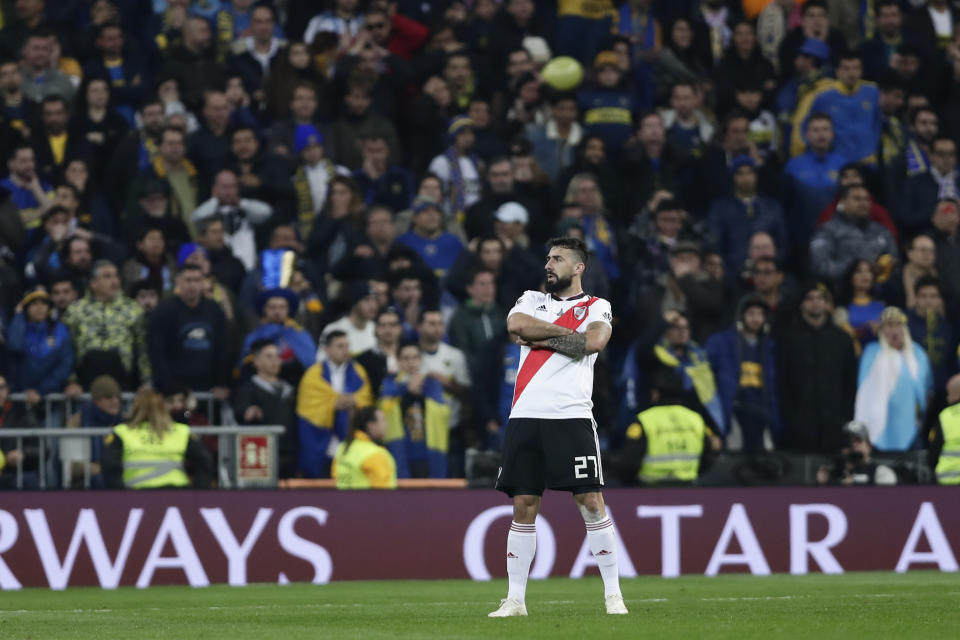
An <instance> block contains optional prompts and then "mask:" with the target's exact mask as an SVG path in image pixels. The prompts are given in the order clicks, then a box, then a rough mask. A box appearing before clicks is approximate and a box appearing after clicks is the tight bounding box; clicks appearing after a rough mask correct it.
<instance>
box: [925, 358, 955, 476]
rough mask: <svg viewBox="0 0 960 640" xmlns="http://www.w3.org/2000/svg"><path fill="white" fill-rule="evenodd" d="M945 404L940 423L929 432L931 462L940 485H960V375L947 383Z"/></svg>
mask: <svg viewBox="0 0 960 640" xmlns="http://www.w3.org/2000/svg"><path fill="white" fill-rule="evenodd" d="M947 402H948V403H949V405H950V406H948V407H947V408H946V409H944V410H943V411H941V412H940V421H939V423H938V424H937V426H936V427H935V428H934V429H933V430H932V431H930V440H931V447H930V449H931V451H930V453H931V458H930V459H931V462H933V463H934V469H935V470H936V473H937V482H938V483H940V484H956V485H960V374H957V375H955V376H953V377H952V378H950V380H949V381H948V382H947Z"/></svg>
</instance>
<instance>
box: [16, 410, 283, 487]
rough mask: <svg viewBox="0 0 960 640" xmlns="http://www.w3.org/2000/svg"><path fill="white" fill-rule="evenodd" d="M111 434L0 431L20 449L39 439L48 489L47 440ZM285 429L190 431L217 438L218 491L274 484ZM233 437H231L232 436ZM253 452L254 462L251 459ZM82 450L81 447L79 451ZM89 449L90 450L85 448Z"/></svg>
mask: <svg viewBox="0 0 960 640" xmlns="http://www.w3.org/2000/svg"><path fill="white" fill-rule="evenodd" d="M112 431H113V429H112V427H77V428H73V429H65V428H56V427H52V428H49V429H42V428H41V429H37V428H31V429H18V428H16V427H4V428H3V429H0V439H13V440H16V443H17V448H18V449H21V450H22V449H23V439H24V438H37V439H38V440H39V460H40V463H39V465H38V468H37V473H38V474H39V488H40V489H46V488H48V487H47V485H48V482H47V475H48V464H47V455H46V453H47V449H48V448H49V445H48V444H47V440H49V439H52V440H54V441H58V442H59V441H63V440H67V439H69V440H71V441H82V442H87V443H88V442H89V441H90V439H91V438H103V437H105V436H107V435H109V434H110V433H111V432H112ZM284 431H285V429H284V428H283V427H282V426H280V425H244V426H236V425H234V426H213V427H191V428H190V432H191V433H194V434H196V435H199V436H217V482H218V485H219V486H220V487H221V488H231V487H245V486H268V487H273V486H276V484H277V436H278V435H280V434H282V433H283V432H284ZM231 436H233V437H231ZM251 446H252V447H253V450H252V453H253V456H255V458H256V459H254V460H250V457H251V455H250V454H251ZM82 448H83V447H81V449H82ZM87 449H89V448H87ZM81 462H85V464H84V476H83V478H84V481H83V486H84V488H90V478H91V473H90V464H89V463H90V459H89V455H88V456H87V458H86V460H85V461H81ZM16 487H17V488H18V489H22V488H23V460H22V459H20V460H18V461H17V467H16Z"/></svg>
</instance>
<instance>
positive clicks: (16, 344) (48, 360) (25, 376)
mask: <svg viewBox="0 0 960 640" xmlns="http://www.w3.org/2000/svg"><path fill="white" fill-rule="evenodd" d="M7 342H8V343H9V347H10V351H11V352H13V353H14V354H17V355H18V356H19V366H18V367H17V375H16V376H15V382H14V389H15V390H16V391H24V390H26V389H34V390H35V391H37V392H38V393H40V394H41V395H42V394H46V393H53V392H57V391H62V390H63V388H64V387H65V386H66V384H67V378H68V377H69V376H70V371H71V370H72V369H73V343H72V342H71V341H70V332H69V331H68V330H67V327H66V325H64V324H63V323H62V322H57V323H55V324H53V326H52V327H51V326H50V325H49V324H48V323H46V322H27V319H26V316H25V315H24V314H23V313H22V312H21V313H18V314H17V315H16V316H14V318H13V321H12V322H11V323H10V329H9V331H8V335H7Z"/></svg>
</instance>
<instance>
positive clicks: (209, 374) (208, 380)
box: [147, 296, 231, 392]
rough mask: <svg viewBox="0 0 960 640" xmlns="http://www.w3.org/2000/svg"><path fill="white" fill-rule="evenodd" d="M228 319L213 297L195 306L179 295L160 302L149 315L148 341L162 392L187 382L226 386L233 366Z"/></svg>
mask: <svg viewBox="0 0 960 640" xmlns="http://www.w3.org/2000/svg"><path fill="white" fill-rule="evenodd" d="M226 325H227V320H226V317H225V316H224V315H223V311H222V310H221V309H220V305H218V304H217V303H216V302H214V301H213V300H209V299H207V298H201V300H200V303H199V304H198V305H197V306H196V307H193V308H190V307H188V306H187V305H186V304H184V302H183V300H181V299H180V297H179V296H177V297H173V298H170V299H167V300H164V301H163V302H161V303H160V304H159V305H158V306H157V308H156V309H155V310H154V312H153V313H152V314H151V315H150V326H149V333H148V341H147V342H148V344H149V347H148V348H149V352H150V362H151V363H152V365H153V386H154V387H155V388H156V389H158V390H160V391H161V392H165V391H169V390H172V389H175V388H177V387H179V386H185V387H187V388H188V389H190V390H192V391H206V390H208V389H210V388H212V387H216V386H226V385H227V383H228V381H229V373H230V370H231V366H230V361H229V358H228V354H227V345H226V336H227V326H226Z"/></svg>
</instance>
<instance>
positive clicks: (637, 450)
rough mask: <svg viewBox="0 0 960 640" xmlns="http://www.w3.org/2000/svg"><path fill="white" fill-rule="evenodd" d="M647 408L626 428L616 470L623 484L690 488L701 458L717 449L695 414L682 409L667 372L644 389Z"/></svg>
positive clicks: (678, 384)
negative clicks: (621, 474)
mask: <svg viewBox="0 0 960 640" xmlns="http://www.w3.org/2000/svg"><path fill="white" fill-rule="evenodd" d="M650 399H651V401H652V405H653V406H651V407H650V408H649V409H646V410H645V411H641V412H640V413H639V414H637V421H636V422H634V423H633V424H631V425H630V427H629V428H628V429H627V440H626V443H625V445H624V448H623V453H622V457H621V461H622V462H621V466H622V467H623V468H625V469H626V470H627V471H626V474H624V475H625V476H626V477H624V481H625V482H629V483H636V482H637V480H639V481H640V483H641V484H645V485H655V484H690V483H693V482H694V481H696V479H697V477H698V475H699V474H700V467H701V462H702V460H703V458H704V455H705V454H706V453H708V452H710V451H712V450H716V449H719V448H720V447H721V446H722V445H721V442H720V439H719V438H718V437H717V436H716V435H714V434H713V432H712V431H711V430H710V429H709V427H707V425H706V422H705V421H704V419H703V416H701V415H700V414H699V413H697V412H696V411H694V410H692V409H689V408H687V407H686V406H684V391H683V383H682V381H681V380H680V379H679V378H678V377H677V375H676V374H675V373H673V372H666V371H664V372H659V373H658V374H657V375H656V376H655V378H654V380H653V385H652V389H651V390H650Z"/></svg>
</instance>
